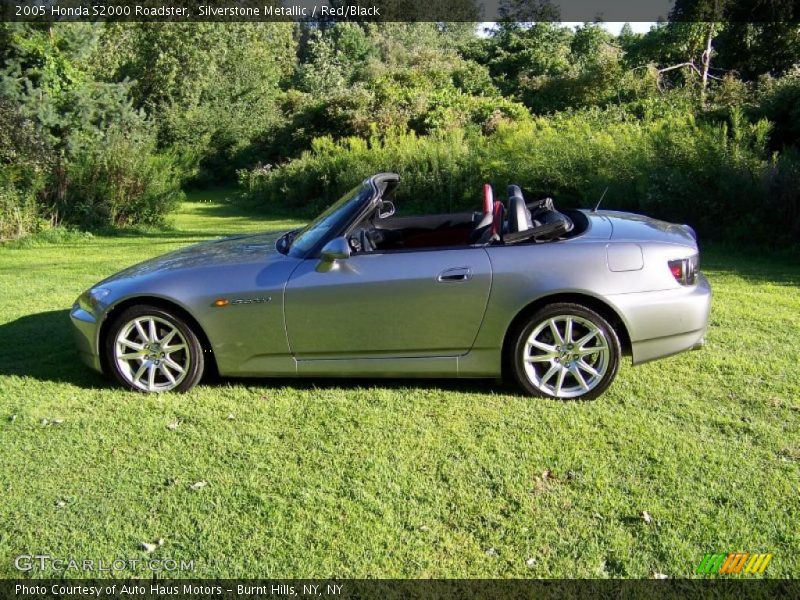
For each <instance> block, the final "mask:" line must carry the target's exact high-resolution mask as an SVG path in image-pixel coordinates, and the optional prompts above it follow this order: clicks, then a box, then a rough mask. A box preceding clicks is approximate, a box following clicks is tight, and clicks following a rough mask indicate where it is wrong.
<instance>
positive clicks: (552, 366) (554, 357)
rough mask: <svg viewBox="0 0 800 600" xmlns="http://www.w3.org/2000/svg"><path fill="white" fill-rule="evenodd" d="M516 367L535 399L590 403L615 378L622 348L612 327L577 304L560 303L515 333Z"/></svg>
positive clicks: (513, 361) (548, 307) (526, 388)
mask: <svg viewBox="0 0 800 600" xmlns="http://www.w3.org/2000/svg"><path fill="white" fill-rule="evenodd" d="M512 351H513V356H512V361H511V363H512V365H513V372H514V376H515V378H516V380H517V381H518V382H519V384H520V385H521V386H522V388H523V389H524V390H525V391H527V392H528V393H529V394H532V395H534V396H543V397H549V398H563V399H583V400H590V399H592V398H597V397H598V396H600V395H601V394H602V393H603V392H604V391H605V390H606V389H607V388H608V386H609V385H611V382H612V381H613V380H614V377H616V374H617V369H618V368H619V358H620V355H621V348H620V343H619V338H618V337H617V334H616V332H615V331H614V328H613V327H611V325H610V324H609V323H608V321H606V320H605V319H604V318H603V317H602V316H600V315H599V314H597V313H596V312H594V311H593V310H590V309H588V308H586V307H584V306H581V305H579V304H571V303H559V304H551V305H549V306H546V307H544V308H542V309H540V310H539V311H537V312H536V313H535V314H533V315H531V316H530V318H528V319H527V320H526V321H525V322H524V323H523V324H522V325H521V327H520V328H519V329H518V330H517V333H516V338H515V343H514V346H513V349H512Z"/></svg>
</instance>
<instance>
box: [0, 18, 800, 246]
mask: <svg viewBox="0 0 800 600" xmlns="http://www.w3.org/2000/svg"><path fill="white" fill-rule="evenodd" d="M709 48H710V49H711V51H710V52H709V51H708V49H709ZM799 62H800V28H799V27H798V26H797V25H796V24H790V23H768V24H742V23H729V24H722V23H702V22H698V23H686V22H666V23H661V24H658V25H657V26H654V27H653V29H652V30H651V31H650V32H649V33H647V34H634V33H632V31H631V30H630V28H629V27H626V28H623V30H622V32H621V33H620V35H618V36H613V35H611V34H609V33H608V32H607V31H606V30H605V29H603V28H602V27H601V26H599V25H594V24H586V25H583V26H580V27H577V28H575V29H570V28H567V27H563V26H560V25H559V24H553V23H537V24H534V25H532V26H527V25H526V26H523V25H521V24H517V23H502V24H500V25H498V26H497V27H496V28H494V29H492V30H491V31H488V32H483V33H481V32H478V31H476V26H475V24H470V23H455V24H454V23H444V24H434V23H417V24H404V23H383V24H358V23H325V24H319V23H317V24H314V23H302V24H292V23H225V24H222V23H200V24H136V23H114V24H92V25H90V24H80V23H72V24H66V23H64V24H55V25H46V24H10V23H4V24H0V130H2V131H3V132H4V134H5V135H4V136H3V137H2V139H1V140H0V238H3V239H6V238H14V237H20V236H23V235H25V234H27V233H30V232H34V231H39V230H44V229H48V228H51V227H54V226H66V227H70V228H78V229H84V230H86V229H98V228H107V227H114V228H124V227H130V226H138V225H147V226H159V225H161V224H162V223H163V222H164V219H165V217H166V216H167V215H168V214H169V213H170V212H171V211H173V210H174V209H175V207H176V206H178V205H179V203H180V201H181V200H182V197H183V192H182V190H183V189H186V187H187V186H188V187H192V186H205V185H209V184H214V183H220V182H233V181H236V180H237V179H238V180H239V181H240V182H241V183H242V184H243V189H244V195H245V200H246V201H248V202H249V203H250V204H251V205H255V206H260V207H262V208H263V209H264V210H271V208H272V207H274V206H276V205H281V206H282V207H284V206H285V207H286V208H288V209H291V210H294V211H296V213H297V214H298V215H303V216H307V215H309V214H311V213H313V212H314V211H316V210H318V209H319V207H320V206H322V205H324V204H325V203H327V202H329V201H330V200H331V199H332V198H334V197H336V195H337V194H339V193H340V192H341V191H342V190H344V189H345V188H347V187H348V186H350V185H352V184H353V183H354V182H355V181H357V180H358V179H360V178H362V177H364V176H366V175H368V174H370V173H372V172H375V171H379V170H393V171H400V172H401V173H402V174H403V175H404V179H405V183H404V193H405V194H406V198H407V199H412V202H411V204H407V205H406V206H405V207H404V208H405V209H406V210H420V209H422V208H423V207H422V206H421V204H420V201H419V199H420V198H425V199H426V200H425V208H426V209H427V208H428V207H435V208H436V209H437V210H439V209H450V208H453V209H455V208H459V207H472V206H475V205H477V196H478V192H477V190H478V189H479V186H478V184H479V183H480V182H483V181H491V182H493V183H495V184H496V185H497V186H500V187H501V188H502V187H503V186H505V185H506V184H507V183H509V182H512V181H514V182H517V183H520V184H521V185H523V186H524V188H525V190H526V191H527V192H528V195H529V197H534V196H540V195H551V196H554V197H555V199H556V201H557V202H558V203H561V204H564V203H568V204H577V205H588V204H594V203H595V202H596V200H597V198H599V196H600V195H601V194H602V193H603V191H604V190H605V189H606V188H609V191H608V193H607V196H606V197H607V206H609V207H614V208H628V209H633V210H641V211H645V212H649V213H652V214H654V215H655V216H659V217H663V218H668V219H674V220H679V221H689V222H690V223H692V224H693V225H695V226H696V227H697V228H698V229H699V230H700V232H701V234H702V235H704V236H712V237H717V238H728V239H733V240H736V241H748V242H760V243H769V244H792V243H795V242H794V241H795V240H796V239H797V236H798V234H799V233H800V201H798V197H799V196H800V153H798V150H797V144H798V139H800V126H798V123H800V113H798V108H797V107H798V106H800V70H798V63H799ZM414 199H416V200H414Z"/></svg>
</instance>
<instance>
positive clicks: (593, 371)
mask: <svg viewBox="0 0 800 600" xmlns="http://www.w3.org/2000/svg"><path fill="white" fill-rule="evenodd" d="M575 364H576V365H577V366H578V368H579V369H583V370H584V371H586V372H587V373H588V374H589V375H591V376H592V377H599V376H600V373H598V372H597V369H595V368H594V367H593V366H591V365H587V364H586V363H585V362H583V360H582V359H581V360H579V361H578V362H576V363H575Z"/></svg>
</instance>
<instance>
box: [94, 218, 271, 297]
mask: <svg viewBox="0 0 800 600" xmlns="http://www.w3.org/2000/svg"><path fill="white" fill-rule="evenodd" d="M285 233H286V232H285V231H281V232H269V233H256V234H248V235H236V236H231V237H225V238H220V239H217V240H213V241H210V242H201V243H199V244H193V245H191V246H187V247H185V248H181V249H180V250H175V251H174V252H170V253H168V254H164V255H162V256H157V257H156V258H151V259H150V260H146V261H144V262H141V263H139V264H136V265H133V266H132V267H128V268H127V269H124V270H122V271H120V272H119V273H116V274H114V275H112V276H111V277H108V278H107V279H104V280H103V281H102V282H100V284H98V285H102V284H104V283H109V282H112V281H117V280H121V279H130V278H134V277H142V276H145V275H150V274H152V273H166V272H174V271H176V270H184V269H195V268H203V267H214V266H232V265H239V264H248V263H259V264H262V265H263V264H265V262H267V261H269V260H270V259H273V258H277V257H282V256H283V254H281V253H280V252H278V250H277V249H276V247H275V242H277V241H278V239H279V238H280V237H281V236H282V235H284V234H285Z"/></svg>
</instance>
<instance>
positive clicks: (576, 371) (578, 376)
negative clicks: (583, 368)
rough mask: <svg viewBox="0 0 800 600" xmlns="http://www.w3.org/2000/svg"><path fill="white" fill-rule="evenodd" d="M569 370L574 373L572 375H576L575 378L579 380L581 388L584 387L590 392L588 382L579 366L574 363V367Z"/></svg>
mask: <svg viewBox="0 0 800 600" xmlns="http://www.w3.org/2000/svg"><path fill="white" fill-rule="evenodd" d="M569 372H570V373H572V376H573V377H575V380H576V381H577V382H578V384H579V385H580V386H581V388H583V390H584V391H587V392H588V391H589V386H588V384H587V383H586V380H585V379H584V378H583V375H581V372H580V371H579V370H578V367H577V366H575V365H573V366H572V367H570V369H569Z"/></svg>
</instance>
